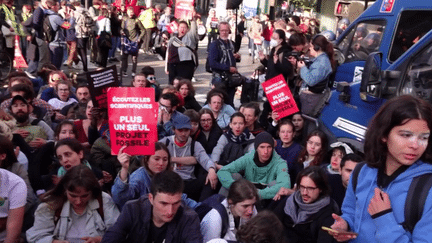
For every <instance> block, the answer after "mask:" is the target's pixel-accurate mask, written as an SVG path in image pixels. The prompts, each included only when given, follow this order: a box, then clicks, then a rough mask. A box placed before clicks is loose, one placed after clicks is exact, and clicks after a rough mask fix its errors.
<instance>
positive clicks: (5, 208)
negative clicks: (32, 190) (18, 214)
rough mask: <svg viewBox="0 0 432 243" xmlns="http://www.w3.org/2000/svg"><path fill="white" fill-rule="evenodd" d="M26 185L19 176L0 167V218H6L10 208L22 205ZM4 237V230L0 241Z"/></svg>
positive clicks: (25, 196) (25, 195) (25, 193)
mask: <svg viewBox="0 0 432 243" xmlns="http://www.w3.org/2000/svg"><path fill="white" fill-rule="evenodd" d="M26 199H27V186H26V184H25V182H24V180H23V179H21V177H19V176H17V175H15V174H14V173H12V172H9V171H7V170H4V169H0V218H6V217H7V216H8V213H9V210H10V209H16V208H20V207H24V206H25V204H26ZM5 239H6V230H5V231H3V232H1V233H0V241H3V240H5Z"/></svg>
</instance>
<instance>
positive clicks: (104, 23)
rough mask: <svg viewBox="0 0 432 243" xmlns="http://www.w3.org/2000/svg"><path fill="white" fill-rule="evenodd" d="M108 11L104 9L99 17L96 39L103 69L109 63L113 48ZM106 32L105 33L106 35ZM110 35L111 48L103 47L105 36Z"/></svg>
mask: <svg viewBox="0 0 432 243" xmlns="http://www.w3.org/2000/svg"><path fill="white" fill-rule="evenodd" d="M108 17H109V16H108V9H106V8H103V9H101V10H100V11H99V17H98V18H97V21H96V28H97V34H96V36H97V37H96V39H97V42H98V46H99V61H100V62H99V64H100V65H101V67H106V66H107V62H108V53H109V51H110V49H111V47H112V44H113V43H112V39H111V21H110V19H109V18H108ZM104 32H105V33H104ZM106 35H108V36H109V38H110V41H111V47H108V46H104V45H102V43H103V42H105V43H107V42H106V39H102V38H105V36H106Z"/></svg>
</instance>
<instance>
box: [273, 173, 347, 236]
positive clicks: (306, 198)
mask: <svg viewBox="0 0 432 243" xmlns="http://www.w3.org/2000/svg"><path fill="white" fill-rule="evenodd" d="M329 193H330V186H329V184H328V181H327V175H326V172H325V171H324V170H323V169H321V168H320V167H318V166H310V167H307V168H306V169H304V170H302V171H301V172H300V173H299V174H298V176H297V190H296V191H295V192H294V193H293V194H291V196H289V197H288V198H286V199H285V200H282V201H281V203H279V205H278V206H277V207H276V208H275V210H274V211H275V213H276V215H278V217H279V219H280V220H281V221H282V224H283V225H284V227H285V233H286V236H287V239H289V242H290V243H296V242H302V243H318V242H319V243H330V242H336V240H335V239H334V238H333V237H332V236H330V235H329V234H328V233H327V232H326V231H324V230H322V229H321V227H322V226H325V227H330V226H331V225H332V224H333V223H334V219H333V217H332V214H333V213H336V214H337V213H338V212H339V207H338V206H337V204H336V202H335V201H334V200H333V199H331V198H330V196H329Z"/></svg>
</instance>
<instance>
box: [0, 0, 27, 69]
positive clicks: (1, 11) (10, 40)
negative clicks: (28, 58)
mask: <svg viewBox="0 0 432 243" xmlns="http://www.w3.org/2000/svg"><path fill="white" fill-rule="evenodd" d="M13 5H14V0H5V1H3V4H1V5H0V26H4V27H6V28H7V29H8V31H9V33H8V34H6V33H3V36H4V38H5V39H6V52H7V54H8V55H9V56H10V57H11V58H12V60H13V59H14V46H15V35H19V36H21V38H23V37H22V36H24V31H23V28H22V25H21V24H19V23H18V16H16V15H15V8H14V7H13Z"/></svg>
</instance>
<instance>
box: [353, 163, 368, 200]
mask: <svg viewBox="0 0 432 243" xmlns="http://www.w3.org/2000/svg"><path fill="white" fill-rule="evenodd" d="M365 164H366V162H361V163H358V164H357V165H356V167H355V168H354V170H353V172H352V174H351V177H352V178H351V183H352V184H351V185H352V187H353V190H354V193H355V192H356V190H357V181H358V176H359V174H360V171H361V169H362V168H363V166H364V165H365Z"/></svg>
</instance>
